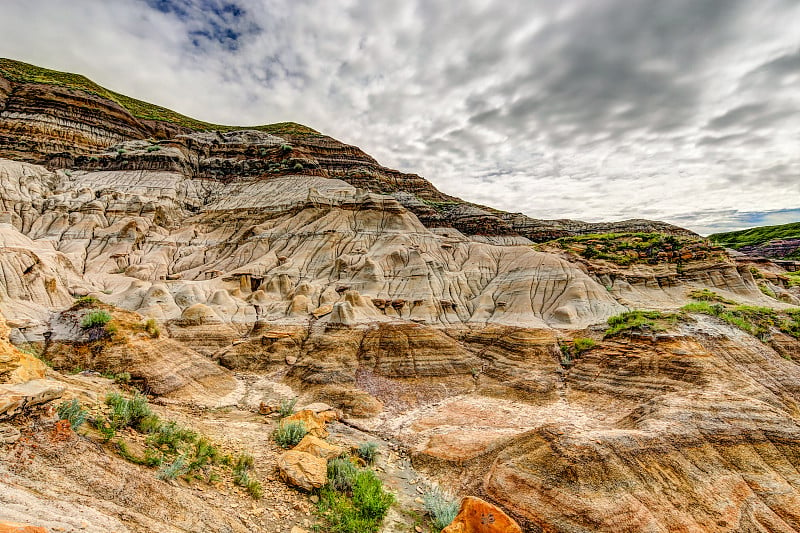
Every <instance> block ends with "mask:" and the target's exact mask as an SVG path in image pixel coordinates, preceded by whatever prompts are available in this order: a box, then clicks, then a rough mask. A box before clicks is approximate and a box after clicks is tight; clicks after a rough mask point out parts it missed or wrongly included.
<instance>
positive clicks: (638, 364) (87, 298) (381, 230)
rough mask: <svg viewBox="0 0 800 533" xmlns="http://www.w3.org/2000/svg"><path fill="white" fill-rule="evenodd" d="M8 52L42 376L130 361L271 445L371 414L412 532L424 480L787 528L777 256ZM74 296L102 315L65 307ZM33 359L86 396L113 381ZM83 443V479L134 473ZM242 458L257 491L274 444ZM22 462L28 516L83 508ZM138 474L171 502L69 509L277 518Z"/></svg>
mask: <svg viewBox="0 0 800 533" xmlns="http://www.w3.org/2000/svg"><path fill="white" fill-rule="evenodd" d="M18 65H19V64H16V66H15V68H19V67H18ZM11 66H14V65H11ZM0 67H2V69H0V132H2V134H1V135H0V154H2V155H4V156H5V157H6V158H5V159H0V211H1V212H2V213H1V214H0V312H2V314H3V315H4V316H5V318H6V319H7V321H8V324H9V326H10V327H11V332H10V335H11V340H12V341H13V342H14V343H15V344H17V345H19V346H23V347H26V349H28V350H29V351H31V352H32V353H36V354H37V355H38V356H39V357H41V358H42V359H44V360H46V361H48V362H49V363H50V364H52V365H54V366H55V368H56V370H58V371H60V372H63V373H66V372H69V371H72V370H92V371H98V372H101V373H104V374H105V375H107V376H119V375H127V376H128V378H127V381H126V384H125V386H126V387H134V388H138V389H141V390H143V391H146V392H148V393H149V394H150V396H151V398H152V399H153V400H154V401H156V402H159V403H160V404H163V407H164V410H163V412H162V414H163V415H164V416H167V415H169V416H174V417H183V418H182V420H183V421H185V422H186V423H193V424H195V425H196V426H198V427H201V428H202V429H203V431H204V432H207V433H208V434H210V435H211V436H213V437H215V438H217V439H225V435H226V434H227V433H226V431H224V428H223V429H221V427H220V424H222V425H225V424H230V425H231V427H232V428H237V429H235V431H241V432H242V434H241V435H240V436H238V437H237V438H236V439H234V441H235V442H231V443H228V444H229V445H230V446H233V447H234V448H242V447H244V448H247V447H248V443H252V442H256V441H257V440H258V439H259V436H260V435H262V433H263V438H264V439H266V440H267V441H269V439H268V435H269V431H270V430H271V429H272V426H269V430H267V429H266V428H267V426H265V425H264V423H263V421H261V420H260V419H259V418H258V417H259V416H260V415H256V414H255V413H256V412H257V411H258V410H259V408H261V409H262V410H263V409H264V406H265V405H274V404H276V403H277V402H280V400H288V399H291V398H292V397H294V396H299V397H300V400H301V405H309V404H311V405H313V404H314V403H318V402H325V403H327V404H330V406H332V407H333V408H334V410H339V411H340V412H341V415H342V417H343V423H341V424H340V425H338V426H334V428H338V429H335V431H336V432H338V435H337V437H339V438H342V439H344V440H343V443H346V444H352V443H353V442H352V439H353V437H352V435H353V432H358V435H365V434H369V435H372V436H373V438H375V439H381V440H382V442H385V443H386V446H387V447H388V445H389V443H391V444H392V446H395V448H393V449H395V450H397V451H398V453H399V454H400V455H402V454H408V456H409V457H410V458H411V461H412V465H405V466H403V468H406V467H408V468H409V469H408V470H403V472H406V473H407V475H406V474H403V475H406V477H402V476H400V474H399V472H401V470H400V467H399V466H397V464H399V463H397V464H395V463H392V464H390V463H384V464H383V467H384V468H385V473H386V475H387V476H388V475H389V472H394V473H395V474H397V476H396V477H393V478H392V477H390V478H387V480H388V481H392V482H396V490H397V491H398V495H399V502H398V503H397V504H395V505H396V510H395V515H396V516H395V520H388V521H387V526H386V527H387V531H389V530H392V531H410V530H412V529H413V526H414V525H415V523H414V522H413V520H411V519H408V516H407V515H402V513H401V512H400V510H402V508H403V507H402V506H403V505H407V506H408V505H410V506H413V505H415V504H414V498H413V496H414V495H415V494H416V493H417V492H418V491H417V490H416V488H414V486H412V485H410V484H409V483H410V482H411V481H415V482H416V481H418V478H419V479H421V478H422V477H425V478H426V479H428V480H430V481H438V482H440V483H441V484H442V485H444V486H446V487H448V488H449V489H450V490H453V491H455V492H456V493H457V494H459V495H467V494H471V495H478V496H481V497H483V498H485V499H488V500H491V501H493V502H495V503H498V504H500V505H501V506H502V507H503V508H504V509H505V510H506V511H508V512H509V513H510V514H511V515H512V516H513V517H514V518H516V519H517V520H518V521H519V522H520V523H521V524H522V525H523V526H524V527H526V528H527V530H530V531H559V532H579V531H609V532H611V531H614V532H620V531H629V532H645V531H647V532H650V531H664V532H666V531H715V532H716V531H719V532H723V531H724V532H727V531H730V532H733V531H793V530H798V529H800V515H798V513H797V511H796V509H797V508H798V506H797V501H798V498H800V478H798V476H797V475H796V474H797V472H796V469H797V468H798V466H800V426H799V425H798V401H800V389H798V387H797V383H799V382H800V374H798V366H797V363H796V362H795V360H796V359H797V358H798V357H800V341H798V337H800V314H798V312H797V307H796V304H798V296H799V294H798V289H797V288H796V287H792V286H791V285H792V284H791V283H790V281H791V276H787V275H785V274H786V273H785V272H783V271H782V269H781V267H780V266H777V265H774V264H771V263H770V264H760V263H759V264H754V263H752V262H742V261H737V260H734V259H732V258H731V257H730V256H729V254H728V253H727V252H726V251H725V250H724V249H722V248H720V247H718V246H714V245H712V244H710V243H709V242H707V241H705V240H703V239H701V238H699V237H697V236H696V235H694V234H692V233H691V232H688V231H686V230H682V229H680V228H675V227H674V226H669V225H666V224H663V223H658V222H651V221H629V222H626V223H618V224H607V225H587V224H583V223H580V222H576V221H536V220H533V219H530V218H528V217H524V216H523V215H511V214H507V213H502V212H499V211H495V210H490V209H488V208H482V207H480V206H474V205H471V204H468V203H465V202H462V201H461V200H458V199H457V198H453V197H449V196H446V195H443V194H442V193H441V192H439V191H437V190H436V189H435V188H434V187H433V186H432V185H431V184H430V183H429V182H427V181H425V180H424V179H423V178H420V177H419V176H413V175H407V174H401V173H399V172H396V171H393V170H390V169H386V168H384V167H381V166H380V165H379V164H378V163H377V162H375V161H374V160H373V159H372V158H370V157H369V156H367V155H366V154H364V153H363V152H361V151H360V150H359V149H357V148H355V147H349V146H347V145H344V144H342V143H339V142H338V141H335V140H333V139H331V138H329V137H325V136H323V135H320V134H318V133H317V132H314V131H313V130H310V129H304V128H303V127H300V126H297V125H294V126H291V127H290V126H287V125H283V126H276V127H272V128H270V127H264V128H260V129H250V130H237V129H234V128H222V127H216V126H213V125H203V124H200V123H197V122H196V121H195V122H191V119H187V121H188V122H187V121H184V120H183V119H186V117H183V119H182V118H180V116H177V118H176V116H173V115H168V114H164V113H162V114H160V115H158V116H155V115H152V113H154V111H153V110H152V109H150V108H144V110H143V108H142V105H143V103H141V102H140V103H138V104H136V105H133V104H131V103H130V102H128V101H126V100H124V99H120V98H117V97H120V96H121V95H116V93H109V94H103V92H102V88H94V89H93V88H92V87H89V86H88V85H86V83H85V82H88V80H85V79H84V81H81V80H78V81H80V84H79V83H78V81H76V80H75V79H72V78H58V79H57V80H56V81H53V79H52V77H53V75H52V74H48V72H52V71H47V72H45V73H44V74H42V73H39V74H37V76H44V78H41V77H39V78H36V77H30V76H31V75H32V74H31V71H27V73H26V72H22V73H20V72H18V71H13V69H11V67H10V66H9V64H8V63H0ZM9 72H10V74H9ZM3 76H4V77H3ZM26 76H27V77H26ZM48 76H50V77H49V78H48ZM58 80H60V81H58ZM115 95H116V96H115ZM114 98H117V99H116V100H115V99H114ZM126 102H127V107H126V105H125V103H126ZM137 106H138V107H137ZM165 111H168V110H165ZM147 113H151V114H150V115H148V114H147ZM148 117H149V118H148ZM201 129H206V130H208V131H198V130H201ZM554 238H557V240H553V239H554ZM534 240H535V241H547V242H544V243H543V244H539V245H536V246H534V245H533V241H534ZM76 299H82V300H79V301H78V303H77V304H76V303H75V301H76ZM87 302H91V303H89V304H87ZM635 310H647V311H646V312H639V313H637V312H633V313H628V314H625V313H626V312H630V311H635ZM90 312H97V313H101V312H103V313H107V314H108V315H109V319H110V320H112V322H110V323H112V324H114V327H115V328H116V332H114V333H112V334H109V335H108V336H106V335H105V333H104V334H103V335H99V334H98V332H97V331H96V330H93V329H92V327H90V326H87V327H84V326H83V325H82V321H83V320H84V318H85V317H86V315H87V313H90ZM156 330H157V331H158V334H157V335H156V334H153V332H155V331H156ZM103 331H105V330H103ZM98 335H99V336H98ZM0 369H2V367H0ZM40 370H41V369H40ZM42 371H43V370H42ZM49 372H50V377H51V378H52V379H53V380H55V381H56V382H61V383H62V386H64V387H66V389H67V396H75V397H81V398H83V399H84V400H86V401H87V402H89V403H91V404H93V405H95V407H96V408H97V409H103V407H102V400H101V398H102V397H103V395H104V394H105V393H106V392H107V390H111V388H113V387H114V386H115V385H113V384H111V383H110V382H109V381H108V380H105V381H103V380H102V379H101V378H97V381H93V380H92V379H88V378H87V379H84V378H81V377H69V376H66V375H64V374H61V373H59V372H56V371H52V370H51V371H49ZM63 384H66V385H63ZM222 409H224V410H227V411H225V413H231V414H221V413H222V411H220V410H222ZM24 424H28V421H25V422H24V423H23V422H21V421H18V422H17V425H19V426H20V427H23V426H24ZM34 426H35V424H33V426H24V427H23V429H25V428H27V429H26V430H29V429H30V427H34ZM48 427H49V426H48ZM261 427H264V428H265V429H264V431H263V432H262V431H261V430H260V429H259V428H261ZM361 432H364V433H361ZM132 434H133V433H132ZM348 435H349V437H348ZM134 436H135V435H134ZM239 437H241V438H239ZM245 437H246V438H245ZM30 438H31V439H35V438H41V435H40V436H39V437H36V436H35V434H31V436H30ZM76 438H79V437H76ZM86 438H88V439H90V440H91V438H93V435H92V434H90V435H88V436H87V437H86ZM348 438H349V439H350V442H347V439H348ZM140 440H141V439H140ZM243 440H244V441H245V442H243ZM79 442H80V444H79V445H76V447H75V449H77V450H83V451H82V452H81V453H86V454H90V455H89V457H90V459H91V462H90V472H94V473H95V474H96V475H98V476H101V477H102V476H104V475H105V474H103V473H102V472H101V470H103V469H105V470H106V471H107V472H110V474H109V475H110V476H111V477H113V476H133V477H136V476H137V475H140V474H142V472H145V473H147V471H146V470H144V467H141V465H130V464H127V463H124V462H123V463H119V464H118V463H116V462H114V463H113V465H111V466H108V465H107V464H106V466H103V465H104V462H103V461H105V460H106V459H103V457H104V456H103V455H102V454H100V455H94V452H92V451H91V450H94V448H93V447H92V446H93V445H91V444H87V441H85V440H81V441H79ZM20 446H22V445H21V444H15V445H14V446H13V447H12V446H11V445H9V446H6V447H5V448H3V449H2V451H3V452H4V453H6V454H10V455H8V456H9V457H12V456H13V454H15V453H22V452H20V451H19V450H20V449H22V448H20ZM254 446H255V449H253V447H254ZM250 448H251V450H253V451H254V453H255V454H256V455H257V459H260V460H263V461H264V464H263V465H260V466H259V467H258V468H257V469H256V471H257V472H259V475H261V479H262V480H263V481H265V482H267V481H269V480H272V481H274V479H271V477H270V476H273V471H272V470H273V469H274V464H273V463H274V452H275V450H274V449H271V448H269V447H268V446H265V445H262V444H259V445H257V446H256V445H252V446H250ZM272 448H274V446H273V447H272ZM26 449H27V448H26ZM46 449H47V450H50V452H48V453H56V452H53V451H52V450H51V449H50V447H49V444H48V447H47V448H46ZM60 449H61V448H59V450H60ZM387 449H389V448H387ZM112 451H113V450H112ZM26 453H32V452H30V450H29V451H28V452H26ZM58 453H65V452H63V451H61V452H58ZM115 457H116V456H115ZM398 457H399V456H398ZM116 459H119V458H118V457H116ZM116 459H115V460H116ZM33 461H34V465H35V467H31V468H28V467H25V468H20V469H18V470H19V471H16V470H15V471H14V472H12V473H13V479H12V482H11V484H6V487H13V497H14V498H16V499H17V500H19V501H23V502H24V501H25V498H26V497H29V496H30V497H33V496H31V494H36V493H37V491H39V490H40V486H39V485H37V476H39V478H40V479H46V480H48V481H47V482H48V483H50V484H51V485H52V486H51V489H50V490H49V491H48V492H47V493H46V494H41V495H36V496H35V498H36V502H37V503H36V508H37V509H44V508H45V507H46V502H48V501H61V500H64V501H66V503H64V504H63V505H64V506H65V508H67V507H68V508H69V509H68V511H65V512H68V513H69V514H70V516H72V515H76V516H77V514H79V513H80V512H84V511H85V510H84V511H81V510H80V509H79V508H78V507H76V505H77V504H76V502H75V500H74V499H70V497H69V496H67V492H68V491H67V487H68V486H69V484H70V481H69V476H79V473H78V468H77V465H78V464H79V463H78V462H77V461H78V460H77V458H76V457H75V456H65V458H64V461H65V469H64V471H63V474H62V475H63V476H66V477H65V478H64V479H60V480H58V482H56V481H54V480H55V479H57V475H56V473H55V472H54V471H53V470H52V468H51V467H49V466H47V462H46V461H45V460H43V459H42V458H41V457H39V456H37V457H35V458H34V459H33ZM411 466H413V467H414V468H415V469H416V470H411V469H410V468H411ZM37 469H38V470H37ZM393 469H394V470H393ZM395 474H392V475H395ZM148 475H150V476H151V477H152V473H149V474H148ZM151 477H149V478H147V482H143V483H142V484H141V485H140V487H139V488H137V489H135V490H136V491H144V492H148V491H149V492H153V493H156V494H163V495H164V498H166V499H165V500H164V499H163V498H162V500H159V504H158V507H157V508H156V509H155V510H153V511H149V512H145V513H140V514H136V515H135V516H133V515H132V516H133V518H131V519H127V520H126V519H125V518H124V516H127V515H125V513H127V512H128V511H125V510H124V508H125V507H126V505H135V506H137V507H138V506H141V505H147V504H146V503H145V502H146V501H147V500H146V498H145V495H144V493H141V492H136V493H134V494H133V495H130V494H128V495H126V494H124V493H123V492H118V491H115V490H112V489H113V487H111V486H110V485H108V486H106V488H105V489H103V490H94V492H92V498H91V500H90V503H88V504H86V505H87V506H88V507H89V508H90V509H91V512H92V513H96V516H97V517H98V518H97V520H98V521H101V522H98V523H102V524H112V525H113V527H116V528H119V529H120V530H125V529H124V528H127V529H128V530H130V531H146V530H148V529H147V528H148V527H155V526H153V524H164V523H168V522H169V523H171V525H170V527H174V530H176V531H202V530H204V529H203V528H208V527H212V528H217V527H218V528H222V529H220V530H223V529H224V528H226V527H227V528H229V529H228V530H231V531H238V530H247V529H246V528H251V530H276V529H270V528H273V526H274V528H277V530H279V531H283V530H284V529H285V530H286V531H288V530H289V529H290V527H289V526H291V525H292V524H290V523H289V522H286V523H283V524H281V523H279V522H275V520H274V519H270V520H264V519H262V518H258V517H256V518H253V519H252V520H250V519H249V518H248V519H247V520H243V519H237V520H238V521H237V520H233V521H232V520H231V519H230V517H229V516H227V515H226V514H225V512H224V510H223V506H222V502H223V500H214V501H213V502H212V503H213V505H211V506H210V508H209V509H207V510H206V511H204V514H202V516H201V517H200V518H198V520H197V521H195V522H192V521H189V520H183V521H181V520H179V519H177V518H175V519H173V520H170V517H179V516H183V515H184V514H185V513H187V512H194V511H192V509H194V508H195V506H196V505H198V501H199V500H197V498H198V496H197V495H196V494H194V495H187V493H185V492H184V489H186V487H185V486H183V485H180V486H178V487H174V486H172V485H170V486H169V488H168V489H167V488H165V487H161V486H160V485H158V483H160V482H158V481H157V480H155V479H151ZM78 482H79V484H80V486H82V487H85V488H84V489H82V490H87V491H89V490H90V489H89V488H88V487H89V486H90V485H91V483H90V481H89V479H88V478H87V477H86V475H85V474H80V477H79V479H78ZM0 483H4V482H0ZM106 489H107V490H106ZM9 490H11V488H9ZM192 490H194V489H192ZM420 490H421V489H420ZM404 491H405V492H404ZM26 494H27V495H28V496H26ZM292 494H294V493H292ZM409 494H410V495H411V496H409ZM237 497H238V496H237ZM297 498H298V499H297V501H298V502H299V503H297V505H298V507H297V508H296V509H295V510H300V511H302V512H298V513H294V514H296V515H298V516H297V519H298V521H299V522H298V523H302V522H300V521H301V520H308V519H309V516H308V515H307V514H304V513H305V512H306V511H307V510H308V509H307V508H306V507H305V506H306V505H307V500H306V499H304V497H301V496H297ZM40 500H41V501H40ZM15 501H16V500H15ZM31 501H33V500H31ZM170 501H174V502H175V504H174V505H170V503H169V502H170ZM237 501H238V500H237ZM237 505H238V504H237ZM309 508H310V507H309ZM255 511H258V512H259V513H263V512H265V511H264V506H263V505H262V506H256V507H254V512H255ZM35 514H36V513H27V514H23V513H21V512H20V516H21V517H22V518H25V519H26V520H34V519H36V516H35ZM301 515H302V516H301ZM92 516H95V515H92ZM258 516H261V515H260V514H259V515H258ZM402 516H406V518H405V519H403V518H402ZM165 517H166V518H165ZM209 524H213V525H209ZM112 525H108V527H112ZM284 525H285V526H287V527H285V528H283V529H281V527H282V526H284ZM103 527H105V526H103ZM161 527H164V526H161ZM261 527H263V528H264V529H258V528H261ZM404 528H405V529H404Z"/></svg>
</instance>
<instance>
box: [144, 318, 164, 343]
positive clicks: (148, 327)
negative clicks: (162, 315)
mask: <svg viewBox="0 0 800 533" xmlns="http://www.w3.org/2000/svg"><path fill="white" fill-rule="evenodd" d="M144 331H145V333H147V334H148V335H150V337H152V338H154V339H157V338H159V337H160V336H161V330H160V329H159V327H158V323H156V320H155V319H154V318H148V319H147V320H146V321H145V323H144Z"/></svg>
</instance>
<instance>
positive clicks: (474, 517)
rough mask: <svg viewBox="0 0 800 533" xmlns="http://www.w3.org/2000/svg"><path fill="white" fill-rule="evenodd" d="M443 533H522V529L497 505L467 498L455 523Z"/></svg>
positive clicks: (462, 501)
mask: <svg viewBox="0 0 800 533" xmlns="http://www.w3.org/2000/svg"><path fill="white" fill-rule="evenodd" d="M442 533H522V528H521V527H519V524H517V523H516V522H515V521H514V519H513V518H511V517H509V516H508V515H507V514H506V513H504V512H503V511H502V510H501V509H500V508H499V507H497V506H496V505H492V504H491V503H489V502H485V501H483V500H481V499H480V498H474V497H472V496H467V497H466V498H464V499H463V500H461V509H460V510H459V511H458V515H457V516H456V518H455V520H453V523H452V524H450V525H449V526H447V527H446V528H444V529H443V530H442Z"/></svg>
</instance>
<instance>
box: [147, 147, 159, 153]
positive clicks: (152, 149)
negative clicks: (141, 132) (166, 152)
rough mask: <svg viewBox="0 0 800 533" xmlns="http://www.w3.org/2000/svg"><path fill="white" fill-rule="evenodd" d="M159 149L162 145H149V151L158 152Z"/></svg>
mask: <svg viewBox="0 0 800 533" xmlns="http://www.w3.org/2000/svg"><path fill="white" fill-rule="evenodd" d="M159 150H161V147H160V146H148V147H147V151H148V152H157V151H159Z"/></svg>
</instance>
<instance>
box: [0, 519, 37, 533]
mask: <svg viewBox="0 0 800 533" xmlns="http://www.w3.org/2000/svg"><path fill="white" fill-rule="evenodd" d="M0 533H47V530H46V529H45V528H43V527H37V526H32V525H30V524H20V523H19V522H7V521H5V520H0Z"/></svg>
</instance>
